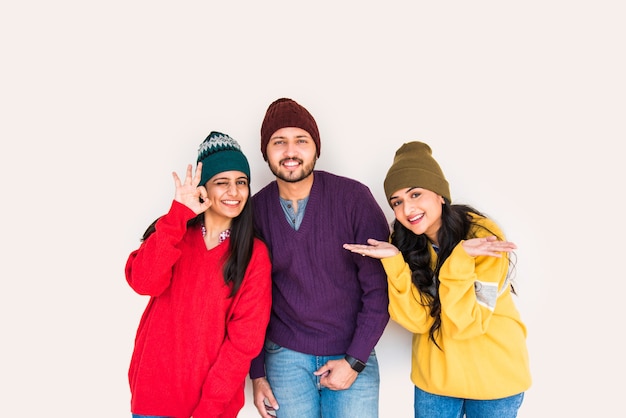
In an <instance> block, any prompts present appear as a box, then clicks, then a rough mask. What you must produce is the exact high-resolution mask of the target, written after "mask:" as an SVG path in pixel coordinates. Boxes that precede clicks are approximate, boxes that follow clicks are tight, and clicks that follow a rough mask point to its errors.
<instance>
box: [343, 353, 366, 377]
mask: <svg viewBox="0 0 626 418" xmlns="http://www.w3.org/2000/svg"><path fill="white" fill-rule="evenodd" d="M346 361H347V362H348V364H350V367H352V370H354V371H355V372H357V373H361V372H362V371H363V369H364V368H365V363H363V362H362V361H361V360H359V359H356V358H354V357H352V356H350V355H348V354H346Z"/></svg>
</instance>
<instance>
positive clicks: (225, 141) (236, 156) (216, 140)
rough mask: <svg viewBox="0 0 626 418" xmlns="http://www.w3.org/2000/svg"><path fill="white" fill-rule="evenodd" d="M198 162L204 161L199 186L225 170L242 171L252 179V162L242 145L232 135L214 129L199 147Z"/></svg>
mask: <svg viewBox="0 0 626 418" xmlns="http://www.w3.org/2000/svg"><path fill="white" fill-rule="evenodd" d="M197 162H198V163H202V178H201V179H200V184H199V186H204V185H205V184H206V182H207V181H209V180H210V179H211V177H213V176H214V175H216V174H217V173H222V172H224V171H235V170H236V171H241V172H243V173H244V174H245V175H246V176H247V177H248V181H250V164H248V159H247V158H246V156H245V155H243V152H241V147H240V146H239V144H238V143H237V141H235V140H234V139H233V138H231V137H230V136H228V135H226V134H223V133H221V132H216V131H212V132H211V133H210V134H209V136H207V137H206V139H205V140H204V141H203V142H202V144H200V147H199V148H198V160H197Z"/></svg>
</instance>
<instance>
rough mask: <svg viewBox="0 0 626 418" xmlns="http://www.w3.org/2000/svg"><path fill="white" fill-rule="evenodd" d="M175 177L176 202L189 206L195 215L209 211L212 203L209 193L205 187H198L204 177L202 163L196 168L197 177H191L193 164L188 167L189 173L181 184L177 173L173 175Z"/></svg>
mask: <svg viewBox="0 0 626 418" xmlns="http://www.w3.org/2000/svg"><path fill="white" fill-rule="evenodd" d="M172 176H173V177H174V185H175V186H176V193H175V194H174V200H175V201H177V202H179V203H182V204H183V205H185V206H187V207H188V208H189V209H191V210H192V211H194V213H195V214H196V215H197V214H200V213H202V212H204V211H205V210H207V209H208V208H209V207H210V206H211V203H210V202H209V201H208V199H207V191H206V189H205V188H204V186H198V184H199V183H200V178H201V176H202V163H198V166H197V167H196V173H195V175H193V176H192V175H191V164H188V165H187V173H186V175H185V181H184V182H181V181H180V178H179V177H178V174H176V172H173V173H172Z"/></svg>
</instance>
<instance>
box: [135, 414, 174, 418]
mask: <svg viewBox="0 0 626 418" xmlns="http://www.w3.org/2000/svg"><path fill="white" fill-rule="evenodd" d="M133 418H170V417H166V416H163V415H137V414H133Z"/></svg>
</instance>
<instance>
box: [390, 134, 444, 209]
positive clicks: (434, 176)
mask: <svg viewBox="0 0 626 418" xmlns="http://www.w3.org/2000/svg"><path fill="white" fill-rule="evenodd" d="M384 187H385V197H386V198H387V203H390V202H389V198H390V197H391V195H392V193H395V192H396V191H398V190H400V189H405V188H407V187H420V188H422V189H427V190H430V191H431V192H435V193H437V194H438V195H441V196H443V197H444V198H445V199H446V201H447V202H448V203H450V202H452V199H451V198H450V186H449V185H448V181H447V180H446V177H445V176H444V175H443V171H441V167H439V164H437V161H435V159H434V158H433V156H432V151H431V149H430V146H428V145H427V144H425V143H423V142H419V141H413V142H407V143H405V144H403V145H402V146H401V147H400V148H398V150H397V151H396V155H395V157H394V159H393V164H392V165H391V167H390V168H389V171H387V176H386V177H385V182H384Z"/></svg>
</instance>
